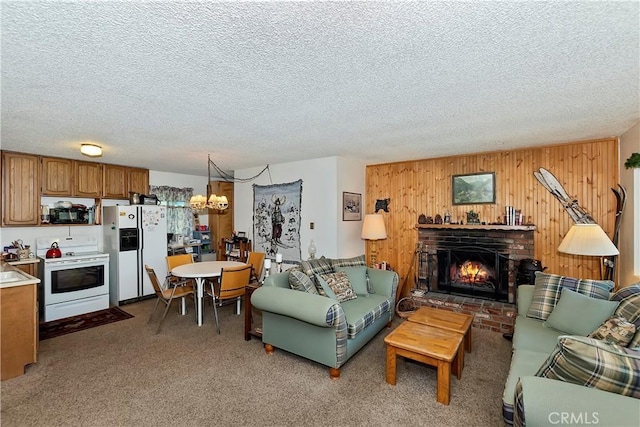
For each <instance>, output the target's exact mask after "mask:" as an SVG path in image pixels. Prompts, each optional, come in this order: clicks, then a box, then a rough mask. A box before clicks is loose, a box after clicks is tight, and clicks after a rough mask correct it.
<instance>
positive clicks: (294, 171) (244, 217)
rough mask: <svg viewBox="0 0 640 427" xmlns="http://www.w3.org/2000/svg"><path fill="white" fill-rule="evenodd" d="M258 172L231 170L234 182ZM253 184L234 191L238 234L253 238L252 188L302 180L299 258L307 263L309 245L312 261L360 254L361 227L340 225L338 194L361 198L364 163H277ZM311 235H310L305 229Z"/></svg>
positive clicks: (338, 160)
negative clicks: (314, 254)
mask: <svg viewBox="0 0 640 427" xmlns="http://www.w3.org/2000/svg"><path fill="white" fill-rule="evenodd" d="M262 168H263V167H257V168H250V169H243V170H236V171H235V176H236V177H237V178H247V177H250V176H254V175H256V174H257V173H258V172H260V171H261V170H262ZM269 172H270V173H267V172H265V173H264V174H263V175H261V176H260V177H259V178H258V179H256V180H255V181H253V182H249V183H236V184H235V185H234V203H235V206H234V208H233V211H234V224H235V227H236V230H237V231H246V232H247V236H249V237H250V238H251V239H252V240H255V239H254V236H253V185H254V184H257V185H270V184H284V183H288V182H294V181H297V180H298V179H302V206H301V212H300V216H301V224H302V226H301V230H300V245H301V257H302V259H307V258H308V257H309V254H308V247H309V242H310V241H311V239H313V240H314V242H315V245H316V248H317V256H318V257H320V256H322V255H324V256H327V257H338V256H347V255H349V256H355V255H360V254H363V253H364V243H363V241H362V240H360V234H359V233H360V228H361V226H362V222H361V221H350V222H348V223H347V222H343V221H342V191H349V192H353V193H361V194H363V193H364V173H365V167H364V163H361V162H358V161H354V160H350V159H343V158H337V157H326V158H321V159H312V160H304V161H299V162H292V163H281V164H276V165H270V166H269ZM312 222H313V223H314V229H313V230H311V229H310V223H312Z"/></svg>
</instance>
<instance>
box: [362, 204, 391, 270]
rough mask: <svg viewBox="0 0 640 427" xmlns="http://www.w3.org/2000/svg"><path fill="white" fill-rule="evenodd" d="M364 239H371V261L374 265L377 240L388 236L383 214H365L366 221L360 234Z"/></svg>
mask: <svg viewBox="0 0 640 427" xmlns="http://www.w3.org/2000/svg"><path fill="white" fill-rule="evenodd" d="M360 237H361V238H362V239H364V240H371V263H370V264H369V265H371V266H373V264H375V263H376V255H377V253H376V240H382V239H386V238H387V230H386V229H385V227H384V218H383V217H382V215H381V214H368V215H365V216H364V223H363V224H362V235H361V236H360Z"/></svg>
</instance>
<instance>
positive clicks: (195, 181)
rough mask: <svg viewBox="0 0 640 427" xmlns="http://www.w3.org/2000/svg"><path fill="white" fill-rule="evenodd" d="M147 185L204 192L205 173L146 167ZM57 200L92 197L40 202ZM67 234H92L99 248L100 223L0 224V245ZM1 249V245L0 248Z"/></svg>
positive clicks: (203, 218)
mask: <svg viewBox="0 0 640 427" xmlns="http://www.w3.org/2000/svg"><path fill="white" fill-rule="evenodd" d="M149 184H150V185H170V186H172V187H180V188H182V187H191V188H193V189H194V191H195V192H196V193H201V194H204V193H206V190H207V177H206V176H195V175H181V174H175V173H168V172H158V171H149ZM58 200H71V201H73V202H74V203H78V204H83V205H85V206H92V205H93V203H94V200H93V199H79V198H72V197H71V198H70V197H63V198H60V197H56V198H53V197H42V202H43V204H48V205H50V206H53V204H54V203H55V202H56V201H58ZM102 204H103V206H114V205H116V204H120V205H128V204H129V201H128V200H109V199H103V200H102ZM200 221H201V223H203V224H206V223H207V216H206V215H200ZM67 236H95V237H97V238H98V242H99V245H100V248H102V226H100V225H87V226H80V225H74V226H67V227H64V226H60V225H56V226H43V227H2V228H0V243H1V244H2V248H4V247H5V246H9V245H10V244H11V242H12V241H14V240H16V239H22V241H23V242H24V244H25V245H29V246H31V248H33V249H34V252H35V249H36V239H37V238H39V237H67ZM0 249H1V248H0Z"/></svg>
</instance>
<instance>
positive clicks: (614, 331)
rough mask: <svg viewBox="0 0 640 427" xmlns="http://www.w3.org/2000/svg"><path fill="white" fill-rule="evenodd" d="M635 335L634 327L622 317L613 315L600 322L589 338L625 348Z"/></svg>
mask: <svg viewBox="0 0 640 427" xmlns="http://www.w3.org/2000/svg"><path fill="white" fill-rule="evenodd" d="M635 333H636V325H634V324H633V323H631V322H629V321H628V320H627V319H625V318H624V317H622V316H617V315H613V316H611V317H609V318H608V319H607V320H605V321H604V322H602V324H601V325H600V326H598V328H597V329H596V330H595V331H593V332H591V333H590V334H589V335H588V336H589V338H595V339H597V340H602V341H605V342H608V343H609V344H617V345H620V346H622V347H626V346H627V345H629V343H630V342H631V339H632V338H633V336H634V335H635Z"/></svg>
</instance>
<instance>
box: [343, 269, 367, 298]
mask: <svg viewBox="0 0 640 427" xmlns="http://www.w3.org/2000/svg"><path fill="white" fill-rule="evenodd" d="M335 269H336V272H337V271H344V272H345V273H346V274H347V277H349V282H351V286H352V287H353V290H354V291H355V293H356V295H358V296H359V297H360V296H365V297H366V296H369V292H368V291H367V267H365V266H364V265H360V266H357V267H335Z"/></svg>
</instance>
